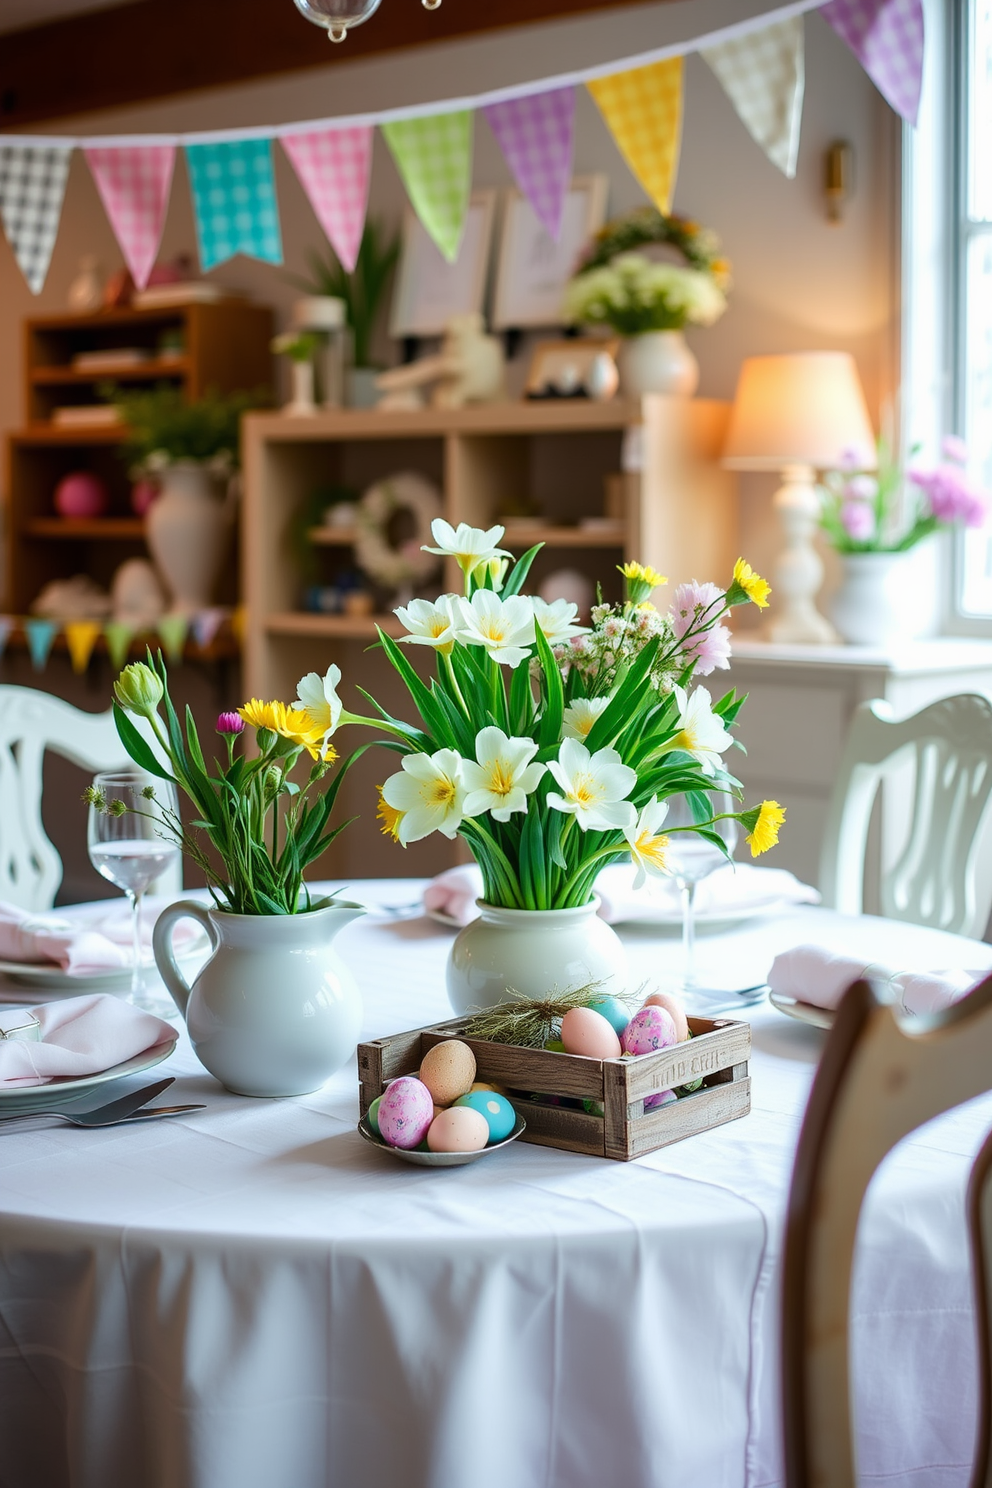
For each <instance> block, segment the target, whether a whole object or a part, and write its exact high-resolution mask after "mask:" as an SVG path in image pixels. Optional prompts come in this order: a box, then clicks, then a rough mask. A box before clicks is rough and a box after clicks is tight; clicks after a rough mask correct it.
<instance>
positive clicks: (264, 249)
mask: <svg viewBox="0 0 992 1488" xmlns="http://www.w3.org/2000/svg"><path fill="white" fill-rule="evenodd" d="M186 161H187V164H188V165H189V178H190V185H191V187H192V190H193V210H194V212H195V213H196V237H197V242H198V244H199V248H200V266H201V268H203V269H204V270H206V269H212V268H214V266H215V265H216V264H219V263H223V262H224V261H225V259H228V258H233V257H234V255H235V254H236V253H246V254H247V255H248V257H249V258H260V259H262V260H263V261H264V262H265V263H275V264H281V263H282V236H281V234H280V231H279V208H278V206H277V204H276V183H275V176H274V175H273V170H272V141H271V140H267V139H247V140H232V141H230V142H226V143H223V144H222V143H217V144H211V145H187V146H186Z"/></svg>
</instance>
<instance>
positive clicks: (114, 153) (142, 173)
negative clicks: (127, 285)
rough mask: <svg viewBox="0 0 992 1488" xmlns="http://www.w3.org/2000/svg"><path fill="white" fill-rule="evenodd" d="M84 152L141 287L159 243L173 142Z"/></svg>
mask: <svg viewBox="0 0 992 1488" xmlns="http://www.w3.org/2000/svg"><path fill="white" fill-rule="evenodd" d="M83 153H84V154H85V156H86V159H87V160H88V161H89V167H90V170H91V171H92V172H93V179H94V181H95V182H96V186H97V190H98V191H99V193H100V196H101V198H102V200H103V205H104V207H105V208H106V212H107V216H108V217H109V218H110V225H111V227H112V228H113V229H114V236H115V237H116V239H117V241H118V243H119V244H120V249H121V252H122V253H123V255H124V262H125V263H126V264H127V266H128V268H129V269H130V270H131V274H132V275H133V277H134V282H135V284H136V285H137V286H138V288H139V289H144V287H145V285H146V284H147V283H148V276H149V274H150V273H151V271H152V265H153V264H154V262H155V255H156V254H157V253H158V246H159V243H160V242H161V241H162V228H163V227H164V226H165V214H166V210H167V208H168V205H169V188H170V187H171V185H172V170H173V167H174V165H175V163H176V150H175V146H174V145H115V146H112V147H111V146H102V145H101V146H95V145H91V146H89V147H88V148H87V149H86V150H85V151H84V152H83Z"/></svg>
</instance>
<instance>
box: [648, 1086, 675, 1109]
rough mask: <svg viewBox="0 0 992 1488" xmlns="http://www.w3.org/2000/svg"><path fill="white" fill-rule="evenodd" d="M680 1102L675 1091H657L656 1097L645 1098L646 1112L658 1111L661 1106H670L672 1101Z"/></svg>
mask: <svg viewBox="0 0 992 1488" xmlns="http://www.w3.org/2000/svg"><path fill="white" fill-rule="evenodd" d="M676 1100H678V1096H677V1095H676V1094H675V1091H674V1090H656V1091H655V1093H654V1095H646V1096H645V1097H644V1109H645V1111H657V1110H658V1108H659V1107H660V1106H669V1105H671V1103H672V1101H676Z"/></svg>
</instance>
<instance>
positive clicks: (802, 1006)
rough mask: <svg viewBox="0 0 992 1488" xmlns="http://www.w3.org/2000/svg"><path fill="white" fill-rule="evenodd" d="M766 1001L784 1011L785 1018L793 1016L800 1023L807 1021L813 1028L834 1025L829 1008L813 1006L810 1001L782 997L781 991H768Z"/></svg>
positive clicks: (781, 1011)
mask: <svg viewBox="0 0 992 1488" xmlns="http://www.w3.org/2000/svg"><path fill="white" fill-rule="evenodd" d="M768 1001H769V1002H770V1003H771V1005H772V1007H774V1008H778V1010H779V1012H780V1013H785V1015H786V1017H787V1018H795V1019H797V1020H798V1022H800V1023H809V1024H811V1025H812V1026H813V1027H814V1028H833V1026H834V1013H833V1011H832V1010H831V1009H830V1008H822V1007H814V1005H813V1003H811V1002H797V1001H796V999H795V998H794V997H783V996H782V994H781V992H769V994H768Z"/></svg>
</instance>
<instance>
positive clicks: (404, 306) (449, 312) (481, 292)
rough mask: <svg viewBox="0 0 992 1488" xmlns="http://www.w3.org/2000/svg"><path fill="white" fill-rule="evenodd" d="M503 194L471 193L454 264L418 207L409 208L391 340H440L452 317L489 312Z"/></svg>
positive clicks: (392, 316) (390, 327) (390, 320)
mask: <svg viewBox="0 0 992 1488" xmlns="http://www.w3.org/2000/svg"><path fill="white" fill-rule="evenodd" d="M498 195H499V193H498V192H497V191H496V190H495V189H492V190H486V191H473V192H472V195H471V197H470V198H469V204H468V211H467V212H466V215H465V231H464V233H463V234H462V241H461V247H460V248H459V250H458V257H457V259H456V260H455V262H454V263H453V264H450V263H448V261H447V260H446V259H445V258H444V256H443V254H442V253H441V251H440V249H439V248H438V247H437V245H436V243H435V242H434V241H433V239H432V238H431V237H430V235H429V234H428V232H427V229H426V228H425V227H424V225H423V223H422V222H421V221H420V219H419V217H418V216H417V214H416V213H415V212H414V210H413V208H412V207H408V208H407V211H406V216H405V217H404V220H403V248H402V252H401V254H400V264H399V271H398V273H397V275H396V288H395V289H394V291H393V302H392V306H391V310H390V319H389V334H390V335H391V336H395V337H397V338H398V339H402V338H403V337H405V336H441V335H443V334H444V330H445V327H446V326H447V324H448V321H449V320H451V318H452V317H453V316H455V315H468V314H471V313H472V312H474V311H478V312H480V313H481V312H482V311H483V310H484V309H485V300H486V290H487V287H488V279H489V261H490V256H491V253H492V243H493V228H494V225H495V220H496V204H497V198H498Z"/></svg>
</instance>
